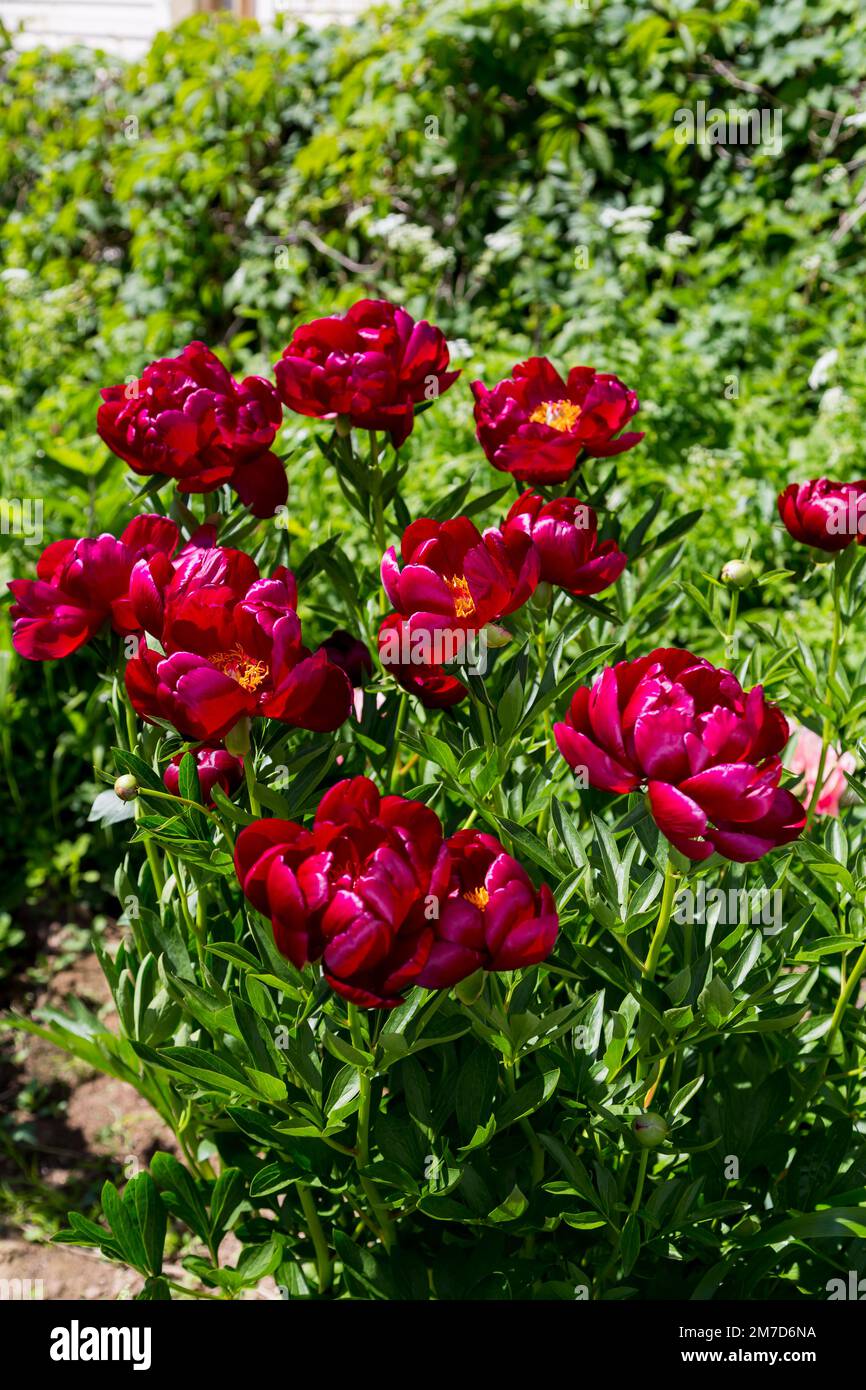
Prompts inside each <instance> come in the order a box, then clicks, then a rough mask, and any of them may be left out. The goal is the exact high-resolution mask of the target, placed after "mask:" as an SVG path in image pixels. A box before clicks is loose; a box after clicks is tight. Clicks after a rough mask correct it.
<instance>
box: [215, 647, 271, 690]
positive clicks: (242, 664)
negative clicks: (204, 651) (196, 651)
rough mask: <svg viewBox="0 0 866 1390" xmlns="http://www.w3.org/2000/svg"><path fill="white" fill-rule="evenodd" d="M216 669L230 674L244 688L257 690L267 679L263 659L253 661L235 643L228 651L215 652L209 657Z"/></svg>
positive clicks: (266, 670)
mask: <svg viewBox="0 0 866 1390" xmlns="http://www.w3.org/2000/svg"><path fill="white" fill-rule="evenodd" d="M210 659H211V662H212V663H213V665H214V666H215V667H216V668H217V670H218V671H222V672H223V673H224V674H225V675H226V676H231V678H232V680H233V681H237V683H238V685H240V686H242V687H243V689H244V690H258V688H259V686H260V685H261V683H262V681H263V680H266V679H267V676H268V667H267V666H266V665H265V663H264V662H263V661H254V660H253V658H252V657H251V656H247V654H246V652H245V651H243V649H242V648H241V647H239V646H237V645H235V646H234V647H232V649H231V651H228V652H215V653H214V655H213V656H212V657H211V658H210Z"/></svg>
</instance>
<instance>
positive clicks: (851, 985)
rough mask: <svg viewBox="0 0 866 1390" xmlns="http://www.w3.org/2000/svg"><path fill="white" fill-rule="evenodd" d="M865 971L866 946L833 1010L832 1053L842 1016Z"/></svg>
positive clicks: (829, 1040)
mask: <svg viewBox="0 0 866 1390" xmlns="http://www.w3.org/2000/svg"><path fill="white" fill-rule="evenodd" d="M864 970H866V946H864V947H863V949H862V951H861V952H860V954H859V956H858V957H857V960H856V962H855V964H854V969H853V970H852V971H851V973H850V975H849V976H848V979H847V980H846V981H845V984H844V986H843V988H842V991H841V993H840V995H839V1000H838V1003H837V1004H836V1007H835V1009H834V1010H833V1017H832V1019H831V1020H830V1028H829V1031H828V1033H827V1042H828V1044H829V1050H830V1051H832V1044H833V1040H834V1038H835V1036H836V1034H837V1033H838V1031H839V1026H840V1024H841V1022H842V1016H843V1014H844V1013H845V1010H846V1009H847V1007H848V1005H849V1004H850V1002H851V998H852V996H853V994H854V991H855V989H856V988H857V984H858V982H859V980H860V976H861V975H862V974H863V971H864Z"/></svg>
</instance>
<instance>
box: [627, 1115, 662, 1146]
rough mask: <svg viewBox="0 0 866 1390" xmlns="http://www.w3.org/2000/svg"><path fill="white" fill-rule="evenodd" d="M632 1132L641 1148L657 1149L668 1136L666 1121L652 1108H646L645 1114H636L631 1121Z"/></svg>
mask: <svg viewBox="0 0 866 1390" xmlns="http://www.w3.org/2000/svg"><path fill="white" fill-rule="evenodd" d="M632 1132H633V1134H634V1137H635V1139H636V1140H637V1142H638V1143H639V1144H640V1145H641V1147H642V1148H644V1149H657V1148H658V1146H659V1144H663V1143H664V1141H665V1139H666V1138H667V1136H668V1122H667V1120H663V1119H662V1117H661V1115H657V1114H656V1112H655V1111H654V1110H648V1111H647V1112H646V1114H645V1115H638V1117H637V1119H636V1120H634V1121H633V1123H632Z"/></svg>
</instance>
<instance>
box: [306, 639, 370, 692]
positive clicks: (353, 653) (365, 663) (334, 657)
mask: <svg viewBox="0 0 866 1390" xmlns="http://www.w3.org/2000/svg"><path fill="white" fill-rule="evenodd" d="M317 650H318V651H320V652H324V653H325V656H326V657H327V658H328V660H329V661H332V662H333V663H334V665H335V666H339V668H340V670H341V671H345V673H346V675H347V676H348V677H349V680H350V681H351V682H352V685H353V686H356V687H357V686H362V685H364V683H365V681H368V680H369V679H370V677H371V676H372V674H373V658H372V657H371V655H370V651H369V648H368V647H367V646H366V645H365V643H363V642H362V641H361V640H360V638H358V637H353V636H352V634H351V632H346V630H345V628H342V627H338V628H337V629H336V631H335V632H332V633H331V635H330V637H326V638H325V640H324V642H321V643H320V644H319V647H318V648H317Z"/></svg>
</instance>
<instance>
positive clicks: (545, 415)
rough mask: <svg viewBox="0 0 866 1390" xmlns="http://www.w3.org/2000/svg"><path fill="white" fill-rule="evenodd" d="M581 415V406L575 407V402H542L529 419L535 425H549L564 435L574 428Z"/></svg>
mask: <svg viewBox="0 0 866 1390" xmlns="http://www.w3.org/2000/svg"><path fill="white" fill-rule="evenodd" d="M579 414H580V406H579V405H575V403H574V401H542V403H541V405H537V406H536V407H535V409H534V410H533V412H532V414H531V415H530V417H529V418H530V420H531V421H532V422H533V424H535V425H549V426H550V428H551V429H552V430H559V431H560V432H561V433H563V434H564V433H565V431H566V430H570V429H573V428H574V424H575V421H576V420H577V417H578V415H579Z"/></svg>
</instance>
